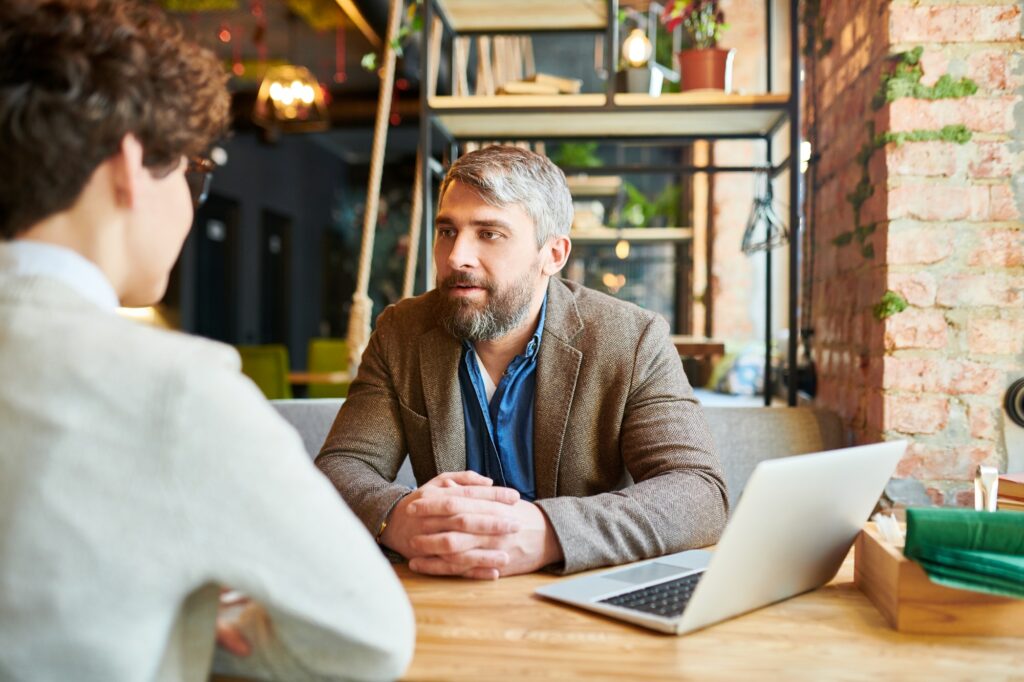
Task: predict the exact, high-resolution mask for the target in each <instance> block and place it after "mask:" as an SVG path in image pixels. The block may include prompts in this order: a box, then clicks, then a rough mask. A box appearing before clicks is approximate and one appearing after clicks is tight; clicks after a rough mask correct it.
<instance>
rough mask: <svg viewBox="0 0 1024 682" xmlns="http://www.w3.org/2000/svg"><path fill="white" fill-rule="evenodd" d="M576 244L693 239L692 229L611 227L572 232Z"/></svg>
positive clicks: (571, 235)
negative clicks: (621, 240) (623, 240)
mask: <svg viewBox="0 0 1024 682" xmlns="http://www.w3.org/2000/svg"><path fill="white" fill-rule="evenodd" d="M569 238H570V239H571V240H572V241H573V243H575V244H614V243H616V242H618V241H619V240H620V239H625V240H626V241H628V242H631V243H635V242H685V241H687V240H690V239H693V228H692V227H624V228H622V229H619V228H617V227H609V228H605V229H601V230H588V231H585V232H571V233H570V234H569Z"/></svg>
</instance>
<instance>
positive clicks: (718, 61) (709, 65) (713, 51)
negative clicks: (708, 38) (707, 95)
mask: <svg viewBox="0 0 1024 682" xmlns="http://www.w3.org/2000/svg"><path fill="white" fill-rule="evenodd" d="M735 54H736V51H735V50H725V49H722V48H720V47H709V48H705V49H702V50H683V51H681V52H680V53H679V54H678V58H679V73H680V74H681V75H680V85H679V89H680V90H682V91H684V92H685V91H686V90H722V91H724V92H729V91H731V90H732V59H733V56H734V55H735Z"/></svg>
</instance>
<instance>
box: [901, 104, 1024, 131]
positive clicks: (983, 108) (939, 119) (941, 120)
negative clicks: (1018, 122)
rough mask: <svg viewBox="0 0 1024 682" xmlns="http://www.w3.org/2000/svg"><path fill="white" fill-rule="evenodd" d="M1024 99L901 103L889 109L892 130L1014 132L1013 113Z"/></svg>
mask: <svg viewBox="0 0 1024 682" xmlns="http://www.w3.org/2000/svg"><path fill="white" fill-rule="evenodd" d="M1019 100H1020V98H1019V97H1018V96H1017V95H1006V96H1003V97H990V98H982V97H967V98H963V99H937V100H926V99H911V98H905V99H898V100H896V101H894V102H892V103H891V104H890V105H889V126H890V129H891V130H892V131H894V132H909V131H911V130H921V129H925V130H939V129H941V128H943V127H944V126H948V125H957V124H963V125H965V126H967V128H968V129H969V130H973V131H975V132H980V133H1005V132H1009V131H1011V130H1013V128H1014V119H1013V110H1014V107H1015V106H1016V104H1017V102H1018V101H1019Z"/></svg>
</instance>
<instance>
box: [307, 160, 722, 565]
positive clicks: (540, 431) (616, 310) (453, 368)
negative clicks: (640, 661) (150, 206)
mask: <svg viewBox="0 0 1024 682" xmlns="http://www.w3.org/2000/svg"><path fill="white" fill-rule="evenodd" d="M571 223H572V198H571V196H570V194H569V189H568V186H567V185H566V181H565V176H564V174H563V173H562V171H561V170H560V169H559V168H558V167H557V166H555V165H554V164H553V163H551V161H549V160H548V159H547V158H545V157H544V156H541V155H538V154H534V153H533V152H529V151H524V150H522V149H518V148H515V147H503V146H495V147H487V148H484V149H481V150H479V151H476V152H473V153H470V154H467V155H465V156H463V157H461V158H460V159H458V160H457V161H456V162H455V163H454V164H452V167H451V169H450V170H449V172H448V175H447V176H446V178H445V180H444V182H443V183H442V185H441V188H440V204H439V207H438V212H437V216H436V219H435V226H436V239H435V243H434V258H435V263H436V267H437V288H435V289H434V290H433V291H430V292H428V293H426V294H423V295H422V296H418V297H416V298H413V299H407V300H404V301H402V302H400V303H398V304H396V305H393V306H389V307H388V308H387V309H386V310H385V311H384V312H383V313H382V314H381V315H380V317H379V318H378V320H377V327H376V330H375V331H374V333H373V335H372V336H371V338H370V343H369V346H368V347H367V349H366V352H365V353H364V355H363V359H362V364H361V365H360V368H359V373H358V376H357V377H356V379H355V381H354V382H353V383H352V386H351V389H350V390H349V394H348V400H347V401H346V402H345V404H344V406H343V407H342V408H341V410H340V411H339V413H338V417H337V419H336V420H335V422H334V426H333V427H332V429H331V433H330V435H328V437H327V440H326V442H325V443H324V446H323V449H322V450H321V452H320V456H319V457H318V458H317V465H318V466H319V467H320V469H321V470H322V471H323V472H324V473H325V474H326V475H327V476H328V477H329V478H330V479H331V481H332V482H333V483H334V485H335V487H336V488H337V489H338V491H339V492H340V493H341V495H342V496H343V497H344V499H345V501H346V502H347V503H348V505H349V506H350V507H351V508H352V510H353V511H354V512H355V513H356V515H357V516H359V518H360V519H362V521H363V523H364V524H366V526H367V528H369V529H370V532H371V533H373V534H374V535H375V536H376V537H377V540H378V542H379V543H381V544H382V545H385V546H386V547H389V548H390V549H392V550H394V551H396V552H398V553H399V554H401V555H402V556H404V557H405V558H407V559H408V560H409V566H410V568H411V569H412V570H413V571H417V572H420V573H429V574H437V575H461V576H465V577H469V578H480V579H494V578H497V577H499V576H502V575H513V574H517V573H527V572H531V571H535V570H538V569H541V568H550V569H552V570H558V571H561V572H565V573H571V572H574V571H580V570H583V569H588V568H594V567H597V566H604V565H608V564H616V563H624V562H627V561H634V560H637V559H643V558H647V557H651V556H657V555H660V554H665V553H669V552H677V551H681V550H683V549H687V548H690V547H700V546H705V545H709V544H711V543H713V542H715V541H716V540H717V539H718V536H719V534H720V533H721V529H722V527H723V526H724V524H725V519H726V504H727V502H726V500H727V497H726V491H725V483H724V480H723V477H722V471H721V466H720V464H719V461H718V458H717V456H716V455H715V453H714V449H713V447H712V443H711V437H710V434H709V431H708V427H707V424H706V422H705V419H704V416H703V413H702V412H701V409H700V406H699V405H698V403H697V401H696V399H695V398H694V396H693V391H692V390H691V389H690V386H689V384H688V383H687V381H686V377H685V375H684V374H683V371H682V366H681V363H680V361H679V357H678V355H677V354H676V352H675V349H674V347H673V346H672V343H671V341H670V339H669V330H668V325H667V324H666V322H665V320H664V319H663V318H661V317H660V316H658V315H655V314H652V313H650V312H647V311H644V310H643V309H641V308H639V307H637V306H635V305H632V304H628V303H623V302H621V301H618V300H616V299H614V298H611V297H609V296H606V295H604V294H601V293H598V292H595V291H592V290H590V289H587V288H586V287H583V286H581V285H579V284H577V283H575V282H569V281H566V280H562V279H559V278H557V277H555V275H556V274H557V273H558V272H559V271H560V270H561V269H562V268H563V266H564V265H565V262H566V260H567V259H568V257H569V252H570V249H571V242H570V240H569V236H568V235H569V228H570V225H571ZM407 454H408V456H409V458H410V460H411V464H412V469H413V472H414V474H415V476H416V480H417V482H418V484H419V487H417V488H416V489H415V490H411V489H409V488H407V487H405V486H403V485H400V484H398V483H395V478H396V476H397V473H398V470H399V467H400V466H401V465H402V463H403V461H404V460H405V457H406V455H407Z"/></svg>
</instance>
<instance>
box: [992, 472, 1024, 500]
mask: <svg viewBox="0 0 1024 682" xmlns="http://www.w3.org/2000/svg"><path fill="white" fill-rule="evenodd" d="M996 496H997V497H1011V498H1013V499H1016V500H1020V501H1022V502H1024V471H1018V472H1016V473H1006V474H1003V475H1002V476H1000V477H999V486H998V488H997V489H996Z"/></svg>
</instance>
